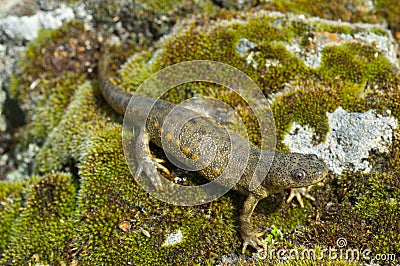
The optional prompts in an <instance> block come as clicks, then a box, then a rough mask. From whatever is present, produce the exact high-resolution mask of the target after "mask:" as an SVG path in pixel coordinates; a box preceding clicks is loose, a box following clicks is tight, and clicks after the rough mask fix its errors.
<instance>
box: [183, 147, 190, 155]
mask: <svg viewBox="0 0 400 266" xmlns="http://www.w3.org/2000/svg"><path fill="white" fill-rule="evenodd" d="M182 152H183V154H185V155H188V154H189V152H190V149H189V148H187V147H184V148H183V149H182Z"/></svg>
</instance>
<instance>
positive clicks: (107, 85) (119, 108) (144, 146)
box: [98, 49, 328, 253]
mask: <svg viewBox="0 0 400 266" xmlns="http://www.w3.org/2000/svg"><path fill="white" fill-rule="evenodd" d="M109 57H110V55H109V52H108V51H107V49H106V50H105V51H102V55H101V57H100V59H99V62H98V79H99V86H100V90H101V92H102V94H103V97H104V99H105V100H106V101H107V103H108V104H109V105H110V106H111V107H112V108H113V109H114V110H115V111H116V112H118V113H119V114H121V115H124V114H125V111H126V110H127V108H128V104H129V101H130V99H131V97H132V95H131V94H130V93H128V92H126V91H124V90H122V89H121V88H120V87H119V86H118V85H116V84H115V83H113V82H111V81H110V76H109V65H110V62H109ZM135 97H139V98H138V100H137V101H135V102H136V103H137V104H136V105H134V106H131V105H129V108H133V110H130V111H132V112H133V113H134V114H135V119H136V117H137V119H143V117H144V116H145V115H147V114H143V111H142V110H143V107H144V106H145V105H146V104H149V103H150V102H152V101H151V100H150V99H148V98H146V97H143V96H135ZM174 106H175V105H174V104H173V103H170V102H168V101H164V100H159V101H157V103H156V104H155V105H154V107H153V109H152V111H151V112H150V113H149V114H148V116H147V118H146V119H147V121H144V122H145V123H143V125H145V126H143V128H141V129H138V130H139V131H140V134H139V137H138V140H137V141H138V142H140V143H139V145H136V147H137V154H138V156H137V160H139V162H138V165H139V167H138V168H139V169H137V170H138V172H137V173H138V174H140V173H141V172H144V173H145V175H146V177H147V178H149V179H150V180H151V182H152V184H153V185H154V187H155V188H156V189H162V185H161V183H160V177H159V174H158V171H157V169H160V170H161V171H164V172H165V173H167V174H169V171H168V169H167V168H165V167H164V166H163V165H162V164H161V163H160V162H161V161H160V160H159V159H157V158H153V157H152V155H151V154H150V149H149V147H148V145H149V141H151V142H153V143H154V144H156V145H157V146H159V147H161V148H163V147H162V141H161V138H162V134H167V133H166V132H163V130H160V125H163V122H164V120H165V119H166V117H167V115H168V114H169V113H170V111H171V110H172V109H173V108H174ZM187 112H192V111H191V110H187ZM221 130H222V129H221V127H220V126H218V125H217V124H216V123H215V122H213V121H212V120H211V119H208V118H204V117H203V118H201V117H200V118H198V119H196V120H195V121H193V122H192V123H190V125H189V126H187V127H185V128H182V129H181V131H180V137H181V140H183V141H176V140H173V139H171V137H168V136H167V137H166V138H167V139H169V140H170V143H171V145H170V146H171V147H172V148H171V147H170V149H169V152H170V153H172V156H174V157H175V158H192V159H193V158H197V157H199V156H198V155H197V154H194V153H193V152H192V151H202V153H200V154H204V152H207V147H206V146H202V145H206V143H205V142H204V141H201V140H202V138H203V137H204V136H205V135H204V134H207V136H208V137H211V138H212V139H213V140H214V141H215V143H216V145H217V148H216V153H215V155H214V156H215V157H214V159H213V161H212V162H211V163H210V164H209V165H208V166H207V167H205V168H203V169H201V170H199V173H200V174H201V175H202V176H204V177H205V178H206V179H208V180H210V181H211V180H215V179H216V178H217V177H218V176H219V174H220V173H221V171H222V170H224V167H226V165H227V161H228V160H229V155H230V150H229V149H227V148H226V147H228V146H229V141H230V139H228V138H227V135H226V134H224V132H223V131H221ZM202 134H203V135H202ZM164 137H165V136H164ZM238 141H239V142H240V143H239V144H243V145H249V147H250V153H249V154H250V156H249V159H248V161H247V165H246V167H245V170H244V172H243V174H242V175H241V177H240V179H239V180H238V182H237V183H236V185H235V187H234V188H233V189H235V190H238V191H239V192H240V193H242V194H244V195H247V198H246V200H245V201H244V204H243V207H242V209H241V211H240V217H239V226H240V234H241V237H242V239H243V248H242V253H244V252H245V251H246V248H247V247H248V246H249V245H250V246H251V247H253V248H255V249H256V250H259V249H260V248H261V247H263V243H262V241H261V240H260V238H259V237H260V236H261V235H262V234H258V233H255V232H254V231H253V227H252V223H251V216H252V213H253V211H254V209H255V207H256V206H257V204H258V202H259V201H260V200H261V199H264V198H266V197H268V196H269V195H271V194H275V193H281V192H282V191H283V190H284V189H291V194H290V196H289V199H288V201H290V200H291V199H292V198H293V197H294V196H296V198H298V199H299V201H300V203H301V205H302V202H301V194H303V195H304V196H307V197H308V198H312V197H311V196H309V195H308V194H305V193H304V192H302V191H301V190H299V189H298V188H303V187H307V186H310V185H313V184H315V183H317V182H320V181H321V180H322V179H323V178H324V177H325V176H326V175H327V173H328V167H327V165H326V164H325V163H324V162H323V161H322V160H320V159H319V158H318V157H317V155H315V154H301V153H294V152H292V153H278V152H276V153H275V154H274V158H273V161H272V164H271V165H270V168H269V169H268V168H267V167H265V178H264V179H263V181H262V182H261V184H260V185H259V186H258V187H256V188H255V189H254V190H251V191H250V190H249V185H250V180H251V177H252V174H253V172H254V171H255V168H256V164H257V163H258V160H257V159H258V156H259V155H260V153H261V152H263V151H262V150H260V149H259V148H258V147H256V146H255V145H253V144H251V143H248V142H249V141H248V140H246V139H244V138H239V140H238ZM168 143H169V142H168ZM174 147H175V148H174ZM239 159H241V158H239ZM233 167H235V166H233ZM233 170H235V169H233Z"/></svg>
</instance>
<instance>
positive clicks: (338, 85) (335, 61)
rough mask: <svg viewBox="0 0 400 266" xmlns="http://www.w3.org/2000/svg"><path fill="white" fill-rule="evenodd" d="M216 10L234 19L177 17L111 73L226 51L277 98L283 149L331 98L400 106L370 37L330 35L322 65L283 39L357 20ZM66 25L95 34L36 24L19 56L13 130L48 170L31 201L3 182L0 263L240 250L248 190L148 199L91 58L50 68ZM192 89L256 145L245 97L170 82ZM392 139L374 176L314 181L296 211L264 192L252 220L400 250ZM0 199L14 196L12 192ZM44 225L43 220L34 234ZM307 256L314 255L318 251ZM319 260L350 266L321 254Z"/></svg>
mask: <svg viewBox="0 0 400 266" xmlns="http://www.w3.org/2000/svg"><path fill="white" fill-rule="evenodd" d="M275 3H276V2H275ZM97 4H98V3H97ZM156 4H157V3H156ZM156 4H155V5H156ZM292 4H293V6H292V7H290V5H289V8H295V7H297V6H296V5H297V4H298V1H297V2H293V3H292ZM295 4H296V5H295ZM337 4H339V5H340V4H341V2H339V3H337ZM113 8H115V9H113ZM154 8H155V9H161V8H163V7H161V6H159V7H157V6H156V7H154ZM167 8H175V7H173V6H170V7H167ZM307 8H308V9H310V8H311V9H312V8H314V7H311V6H310V7H307ZM328 8H331V6H329V5H328ZM121 9H122V7H118V6H116V5H115V6H113V7H112V8H111V9H106V8H104V10H103V11H104V12H109V14H114V12H116V13H115V14H120V13H118V12H122V11H121ZM178 9H179V8H178ZM299 10H300V11H301V10H302V9H299ZM98 11H101V10H100V9H99V10H98ZM324 11H326V10H324ZM124 12H126V10H125V11H124ZM157 12H158V11H157ZM160 12H161V11H160ZM178 12H179V11H178ZM313 12H314V11H313ZM109 14H108V15H109ZM106 15H107V14H106ZM221 17H223V18H235V19H236V20H234V21H224V22H221V21H217V19H216V18H210V17H206V16H204V17H202V19H199V20H197V21H196V22H193V23H189V22H188V23H187V26H181V27H182V29H181V30H180V31H177V32H178V33H176V34H175V35H174V36H169V37H167V38H166V39H165V40H163V41H162V42H160V43H159V44H158V48H160V49H159V50H158V51H157V52H156V50H155V49H154V48H146V49H144V48H143V47H145V45H137V46H136V47H134V48H132V50H134V51H137V52H136V53H135V55H133V57H131V58H130V59H129V60H128V62H127V63H126V64H125V65H124V67H123V68H122V69H121V71H120V72H119V73H120V76H121V77H122V79H123V80H122V81H120V80H118V79H116V80H115V81H116V83H120V84H121V87H123V88H124V89H126V90H127V91H134V90H135V89H136V88H137V87H138V86H139V85H140V84H141V83H142V82H143V81H144V80H145V79H146V78H148V77H149V76H150V75H151V74H153V73H154V72H155V71H157V70H159V69H161V68H163V67H166V66H169V65H171V64H173V63H176V62H182V61H187V60H194V59H209V60H216V61H221V62H225V63H228V64H230V65H232V66H235V67H237V68H239V69H240V70H242V71H244V72H245V73H247V74H248V75H249V76H250V77H251V78H252V79H253V80H255V81H256V82H257V84H258V85H259V86H260V88H261V89H262V91H263V92H264V94H265V95H266V96H267V97H269V96H271V95H274V97H273V98H274V102H273V105H272V110H273V113H274V116H275V121H276V126H277V132H278V149H279V150H287V147H284V145H283V144H282V143H281V140H282V139H283V136H284V134H285V133H286V132H287V131H288V129H289V128H290V125H291V124H292V123H293V122H294V121H296V122H298V123H300V124H302V125H308V126H310V127H311V128H313V129H315V132H316V136H315V139H314V142H315V143H316V144H317V143H319V142H321V141H323V140H324V138H325V136H326V134H327V132H328V130H329V129H328V124H327V117H326V112H333V111H334V110H335V109H336V108H337V107H339V106H342V107H343V108H345V109H346V110H348V111H356V112H364V111H366V110H369V109H371V108H375V109H377V110H378V112H379V113H380V114H386V110H387V109H389V110H391V111H392V115H393V116H395V117H396V118H398V119H399V118H400V105H399V102H400V89H399V82H398V75H397V73H396V72H395V70H394V69H393V68H392V66H391V65H390V63H389V61H388V60H387V59H386V58H385V57H384V56H383V55H382V54H381V53H380V52H379V51H378V50H377V49H375V48H374V47H373V46H366V45H362V44H353V43H345V44H343V45H340V46H333V47H326V48H325V49H324V51H323V60H322V65H321V67H320V68H318V69H316V70H315V69H311V68H310V67H308V66H306V64H305V63H304V62H303V61H302V60H301V59H300V58H298V57H297V56H294V55H293V54H291V53H290V52H289V51H287V49H286V47H285V46H286V45H287V44H292V42H291V41H292V40H296V41H297V40H300V42H301V44H302V45H303V47H306V45H308V43H307V40H308V37H309V36H312V34H313V33H314V32H316V31H317V32H318V31H329V32H332V31H339V32H340V33H346V34H351V33H353V32H355V30H353V28H352V27H350V26H344V27H339V26H338V27H336V26H330V25H328V24H325V23H323V22H318V24H311V25H310V24H307V21H306V20H304V21H303V22H299V20H290V19H288V17H285V16H272V15H271V16H270V15H265V14H264V15H260V14H258V15H254V14H251V13H248V14H246V15H243V14H242V15H237V14H236V15H235V14H233V13H229V12H226V11H223V12H221ZM68 27H70V28H72V29H75V30H76V31H75V33H79V34H78V36H79V38H77V39H79V40H78V43H79V44H81V43H84V42H85V41H87V40H88V39H90V36H92V35H91V34H90V33H87V32H85V31H84V30H83V28H80V26H74V25H72V26H71V25H69V26H66V27H65V28H63V29H61V30H60V31H59V32H57V31H55V32H52V31H51V32H43V33H41V36H40V37H39V38H38V40H37V41H35V42H33V43H32V44H31V46H30V48H29V49H28V51H27V55H26V56H25V57H24V58H25V59H24V61H23V63H22V64H21V67H22V71H23V73H24V75H26V76H27V77H28V78H24V77H22V76H23V75H21V76H16V78H14V79H13V88H14V89H13V95H15V96H18V98H19V99H20V100H21V101H22V102H23V103H25V104H26V108H25V109H26V110H27V112H28V113H29V114H30V119H28V126H27V127H26V129H27V130H26V132H22V133H20V134H21V137H20V138H19V141H20V142H24V143H28V142H29V141H35V142H39V143H43V146H42V147H41V150H40V152H39V154H38V155H37V157H36V162H35V171H36V172H37V173H38V174H45V175H46V176H45V177H44V178H43V179H42V180H41V181H40V182H39V183H38V184H37V185H36V186H34V187H33V189H32V191H31V192H30V193H28V196H27V198H28V201H27V202H26V209H20V208H21V206H23V204H24V201H23V197H22V196H20V194H19V191H20V189H21V186H20V185H15V187H13V186H14V185H10V187H9V188H8V189H6V188H4V190H0V192H1V193H0V195H1V197H2V198H1V200H2V201H3V199H4V201H5V202H6V204H5V205H4V206H5V207H4V209H2V210H1V212H0V215H2V217H5V218H4V220H3V221H4V222H3V221H1V222H0V223H1V225H2V228H3V226H4V228H5V230H3V231H1V232H2V234H1V241H2V242H0V248H1V249H4V248H5V247H6V245H8V249H6V250H5V251H4V254H3V262H4V263H6V262H8V260H9V259H10V258H11V257H12V258H14V259H15V260H16V261H18V262H20V263H21V264H24V263H25V264H26V263H29V262H32V263H34V262H40V263H43V264H46V263H47V264H63V263H65V264H68V263H71V264H76V263H78V264H84V265H87V264H92V265H101V264H120V265H126V264H129V263H130V264H132V265H141V264H163V265H175V264H177V263H180V264H200V265H201V264H206V263H210V264H212V263H214V264H215V262H216V261H218V259H219V258H220V257H221V256H222V255H223V254H230V253H239V252H240V246H241V238H240V235H239V233H238V216H239V209H240V207H239V206H240V205H241V202H242V201H243V200H244V196H240V195H239V193H238V192H230V193H228V194H227V195H226V196H224V197H221V198H219V199H218V200H216V201H213V202H212V203H208V204H204V205H201V206H195V207H179V206H173V205H169V204H166V203H163V202H160V201H158V200H156V199H154V198H153V197H152V196H150V195H149V194H148V193H146V192H145V191H144V190H143V189H142V188H141V187H140V186H139V185H138V184H137V183H136V182H135V181H134V178H133V177H132V175H131V173H130V172H129V170H128V168H127V166H126V163H125V158H124V156H123V151H122V145H121V130H122V128H121V125H120V124H121V122H122V119H121V117H119V116H118V115H117V114H116V113H115V112H113V111H112V110H111V108H110V107H109V106H108V105H106V104H105V102H104V100H103V99H102V97H101V94H100V92H99V90H98V89H97V86H96V83H95V82H91V81H90V80H88V79H90V78H91V75H90V74H88V73H87V71H88V68H80V67H72V68H67V69H62V70H63V71H60V72H59V73H56V72H57V71H54V67H52V65H51V64H49V62H50V61H51V60H50V59H47V56H49V57H51V59H54V58H59V57H57V56H54V53H56V51H57V49H56V48H57V47H60V46H62V45H67V46H68V45H70V46H68V47H74V44H73V43H74V41H72V39H73V38H72V37H71V36H70V35H65V34H67V32H68V31H67V30H66V29H68ZM357 30H360V29H357ZM158 32H161V31H158ZM63 34H64V35H63ZM66 36H67V37H66ZM242 38H247V39H248V40H250V41H252V42H254V43H255V44H256V47H255V48H253V49H250V50H249V51H248V54H250V53H253V61H252V63H254V64H252V63H248V62H247V55H245V56H243V57H241V56H240V55H239V54H238V53H237V51H236V47H237V44H238V42H239V40H240V39H242ZM69 39H71V41H70V40H69ZM90 40H91V39H90ZM95 43H96V42H93V44H95ZM78 46H79V45H78ZM121 50H125V51H127V50H128V49H125V48H123V49H121ZM42 51H45V52H44V53H42ZM129 51H131V50H129ZM117 53H118V56H117V57H124V56H125V53H123V51H120V52H117ZM35 54H36V57H35V56H34V55H35ZM80 55H82V58H84V59H85V60H86V59H87V58H88V57H90V56H92V57H93V60H96V58H97V56H98V55H97V53H95V52H93V53H92V52H90V51H86V53H84V54H80ZM45 57H46V58H45ZM61 58H62V60H61V61H58V62H65V61H64V60H67V59H71V58H69V57H68V56H62V55H61ZM59 59H60V58H59ZM90 60H92V59H90ZM78 61H79V60H78ZM78 61H74V63H72V64H71V65H68V64H66V66H73V65H75V64H76V63H77V62H78ZM79 62H81V61H79ZM90 62H92V61H90ZM57 66H59V64H57ZM38 68H42V71H43V73H41V71H38ZM64 70H65V71H64ZM36 79H40V81H39V83H37V84H36V87H35V88H34V89H33V92H32V91H30V90H28V89H27V88H28V86H29V85H30V84H31V83H32V82H33V81H35V80H36ZM83 81H85V82H83ZM276 93H277V94H276ZM196 94H202V95H203V94H205V95H210V96H213V97H215V98H218V99H221V100H224V101H225V102H226V103H228V104H229V105H231V106H233V107H234V108H235V109H236V110H237V111H238V113H239V114H240V115H241V117H242V118H243V120H244V121H245V122H246V126H247V128H248V129H249V130H250V139H251V141H253V142H254V143H256V144H257V143H258V141H259V133H258V127H257V124H256V122H255V120H254V116H252V114H251V112H250V111H249V110H248V109H247V108H246V106H245V104H244V101H243V99H241V98H240V97H239V96H238V95H236V94H234V93H232V92H229V91H227V90H226V89H222V88H221V87H219V86H216V85H210V84H206V83H196V84H191V85H186V86H182V87H178V88H175V89H174V90H172V91H171V93H170V94H169V95H167V98H168V99H170V100H171V101H173V102H180V101H182V100H184V99H186V98H188V97H192V96H194V95H196ZM32 99H33V100H32ZM396 136H397V135H396ZM395 138H398V137H395ZM399 147H400V145H399V141H394V143H393V145H392V147H391V151H390V153H388V154H385V155H384V156H382V155H380V156H379V158H380V159H379V158H375V157H373V158H371V159H373V161H374V162H375V164H374V170H375V171H377V172H374V174H370V175H363V174H360V173H353V174H350V173H346V174H344V175H342V176H333V175H330V176H329V177H328V178H327V179H326V180H325V182H324V186H318V187H314V188H313V190H312V194H313V195H314V196H315V197H316V198H317V201H316V202H314V203H310V202H306V203H305V204H306V208H304V209H301V208H294V207H293V205H289V204H286V203H284V199H283V197H282V196H279V195H277V196H272V197H269V198H268V199H266V200H263V201H262V202H261V203H260V204H259V206H258V207H257V208H256V211H255V214H254V215H253V220H254V225H255V229H256V230H257V231H259V232H265V233H267V235H268V234H269V235H272V234H273V233H272V232H273V230H274V229H273V228H271V226H272V225H274V226H275V227H274V228H275V229H276V228H278V229H279V230H280V231H282V233H283V238H281V239H279V240H278V241H275V242H274V246H275V247H276V248H287V247H295V248H299V249H301V248H302V247H304V246H307V247H315V246H316V245H321V248H323V247H328V246H333V245H335V243H336V240H337V238H338V237H340V236H343V237H345V238H346V239H347V240H348V241H349V246H350V247H356V248H367V247H369V248H370V247H371V246H373V248H374V249H373V251H374V252H394V248H397V249H398V244H399V243H400V240H399V239H398V238H396V237H397V236H390V235H389V236H388V235H387V234H388V232H389V231H390V228H396V226H398V220H397V218H396V216H395V214H396V213H398V212H399V209H398V208H399V207H398V202H399V199H398V197H399V195H398V193H397V192H398V191H399V184H398V181H396V180H397V179H396V177H398V176H399V174H400V172H399V168H398V165H399V163H400V148H399ZM152 151H153V152H154V153H155V154H157V156H160V157H161V156H162V152H161V150H159V149H153V148H152ZM377 157H378V156H377ZM168 167H170V166H168ZM379 169H381V170H379ZM382 169H383V170H382ZM54 170H68V171H76V172H77V174H78V176H79V178H80V188H79V190H77V189H78V188H77V185H76V184H75V180H74V178H72V177H71V176H70V175H68V174H60V173H58V172H56V173H52V171H54ZM170 170H172V171H174V170H176V169H174V168H173V167H171V168H170ZM378 170H379V171H378ZM382 172H384V173H385V174H382ZM187 177H188V180H187V181H185V185H192V184H198V183H201V181H204V180H201V177H199V176H198V175H196V174H189V175H187ZM7 186H8V185H7ZM75 193H77V194H78V200H77V201H75ZM8 198H11V199H14V203H13V204H12V202H11V201H9V200H8ZM371 199H373V200H371ZM378 210H379V212H381V213H382V216H380V215H378ZM38 214H39V215H38ZM10 228H11V230H10ZM39 230H41V231H40V232H45V233H43V234H41V237H42V238H41V239H40V240H38V237H37V235H39V233H38V232H39ZM179 230H180V231H181V232H182V235H183V241H182V242H181V243H177V244H175V245H171V246H163V245H162V244H163V243H165V240H166V238H167V236H168V234H170V233H174V232H177V231H179ZM10 232H11V233H12V239H11V240H10V238H9V235H10ZM147 233H148V234H149V235H150V237H148V236H146V235H147ZM22 239H24V241H22ZM10 241H11V242H10ZM271 242H272V241H271ZM17 243H22V244H17ZM369 243H372V244H369ZM23 251H25V253H23ZM249 253H250V252H249ZM249 253H248V254H249ZM249 261H250V262H249ZM296 262H297V261H294V260H289V261H287V262H285V263H284V262H282V261H278V260H275V261H272V262H271V261H268V262H265V261H261V262H258V261H252V262H251V260H248V261H247V262H244V261H243V260H242V262H240V263H242V265H250V264H251V263H253V264H252V265H257V263H259V264H258V265H263V264H264V265H265V264H266V263H280V265H291V264H294V263H296ZM240 263H239V264H240ZM302 263H303V265H317V264H320V261H317V262H316V261H311V260H307V261H304V262H302ZM321 263H322V262H321ZM323 263H326V265H354V263H351V262H344V261H337V262H336V261H329V260H327V261H323ZM278 265H279V264H278Z"/></svg>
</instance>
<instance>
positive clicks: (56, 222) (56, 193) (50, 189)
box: [1, 173, 77, 265]
mask: <svg viewBox="0 0 400 266" xmlns="http://www.w3.org/2000/svg"><path fill="white" fill-rule="evenodd" d="M76 190H77V185H76V183H75V181H74V180H73V178H72V177H71V175H70V174H63V173H52V174H49V175H47V176H45V177H43V178H42V179H41V180H40V181H39V182H38V183H37V184H36V185H34V186H33V187H31V189H30V191H29V192H28V193H27V198H26V202H25V203H24V205H26V207H24V208H23V211H22V212H21V215H20V216H19V217H18V218H17V219H16V220H15V221H14V223H13V226H12V233H11V242H10V243H9V245H8V248H7V250H6V251H5V252H4V253H3V257H2V259H1V264H2V265H21V264H25V263H27V262H31V263H51V264H60V263H66V258H67V257H68V255H67V254H68V251H69V250H68V245H67V244H68V242H69V241H70V239H71V238H72V236H73V228H74V227H73V221H72V215H73V213H74V208H75V198H76Z"/></svg>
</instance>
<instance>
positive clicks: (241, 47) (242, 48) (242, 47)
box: [236, 38, 257, 57]
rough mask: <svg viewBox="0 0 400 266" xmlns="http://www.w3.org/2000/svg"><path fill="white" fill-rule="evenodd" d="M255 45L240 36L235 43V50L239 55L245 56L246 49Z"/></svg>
mask: <svg viewBox="0 0 400 266" xmlns="http://www.w3.org/2000/svg"><path fill="white" fill-rule="evenodd" d="M256 46H257V45H256V44H255V43H254V42H252V41H249V40H248V39H246V38H241V39H240V40H239V42H238V44H237V45H236V52H237V53H238V54H239V55H240V56H242V57H243V56H246V55H247V53H248V51H249V50H251V49H254V48H255V47H256Z"/></svg>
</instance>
